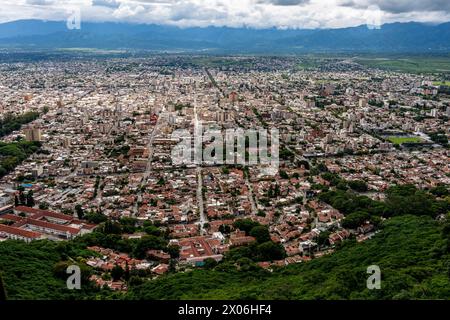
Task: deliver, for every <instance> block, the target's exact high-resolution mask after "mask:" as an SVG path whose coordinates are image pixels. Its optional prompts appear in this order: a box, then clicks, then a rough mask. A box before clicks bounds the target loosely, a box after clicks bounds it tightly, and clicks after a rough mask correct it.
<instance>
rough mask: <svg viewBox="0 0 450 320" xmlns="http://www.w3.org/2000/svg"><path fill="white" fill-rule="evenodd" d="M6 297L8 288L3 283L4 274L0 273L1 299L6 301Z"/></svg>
mask: <svg viewBox="0 0 450 320" xmlns="http://www.w3.org/2000/svg"><path fill="white" fill-rule="evenodd" d="M6 297H7V296H6V288H5V285H4V283H3V278H2V275H1V274H0V301H5V300H6Z"/></svg>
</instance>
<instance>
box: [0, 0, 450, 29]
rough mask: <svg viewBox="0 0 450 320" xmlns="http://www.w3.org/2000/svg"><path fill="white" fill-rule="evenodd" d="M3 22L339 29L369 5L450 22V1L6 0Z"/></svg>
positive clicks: (408, 17)
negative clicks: (69, 19) (73, 16)
mask: <svg viewBox="0 0 450 320" xmlns="http://www.w3.org/2000/svg"><path fill="white" fill-rule="evenodd" d="M0 5H1V10H0V22H4V21H11V20H18V19H30V18H33V19H51V20H64V19H65V18H66V14H67V10H68V9H71V8H73V7H76V8H79V9H80V10H81V13H82V19H83V20H84V21H128V22H136V23H159V24H169V25H177V26H182V27H187V26H209V25H215V26H231V27H239V26H250V27H256V28H265V27H279V28H338V27H348V26H357V25H361V24H365V23H366V20H367V8H368V7H369V6H374V5H377V6H378V7H380V9H381V13H380V17H381V18H382V21H381V22H382V23H386V22H395V21H402V22H403V21H421V22H444V21H450V1H448V0H434V1H432V0H428V1H427V0H412V1H410V0H408V1H407V0H396V1H388V0H0Z"/></svg>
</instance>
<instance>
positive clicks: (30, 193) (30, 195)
mask: <svg viewBox="0 0 450 320" xmlns="http://www.w3.org/2000/svg"><path fill="white" fill-rule="evenodd" d="M26 205H27V207H30V208H32V207H34V205H35V202H34V198H33V190H30V191H28V193H27V199H26Z"/></svg>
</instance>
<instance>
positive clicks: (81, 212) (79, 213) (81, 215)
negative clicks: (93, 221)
mask: <svg viewBox="0 0 450 320" xmlns="http://www.w3.org/2000/svg"><path fill="white" fill-rule="evenodd" d="M75 212H76V213H77V216H78V219H80V220H81V219H83V218H84V210H83V208H82V207H81V205H80V204H77V205H76V206H75Z"/></svg>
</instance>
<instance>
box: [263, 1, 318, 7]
mask: <svg viewBox="0 0 450 320" xmlns="http://www.w3.org/2000/svg"><path fill="white" fill-rule="evenodd" d="M309 1H310V0H258V1H257V2H258V3H264V4H272V5H274V6H298V5H304V4H307V3H309Z"/></svg>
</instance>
